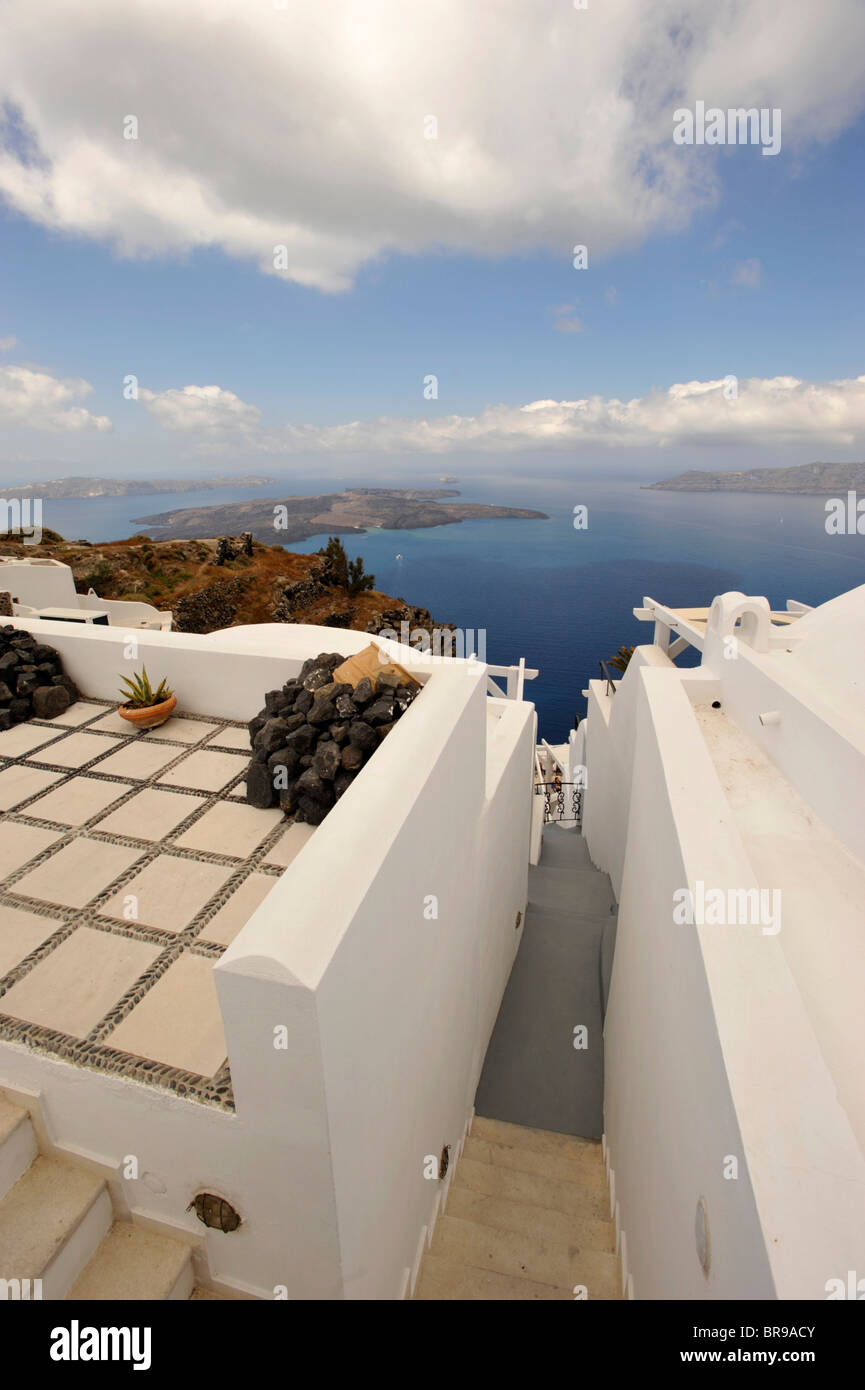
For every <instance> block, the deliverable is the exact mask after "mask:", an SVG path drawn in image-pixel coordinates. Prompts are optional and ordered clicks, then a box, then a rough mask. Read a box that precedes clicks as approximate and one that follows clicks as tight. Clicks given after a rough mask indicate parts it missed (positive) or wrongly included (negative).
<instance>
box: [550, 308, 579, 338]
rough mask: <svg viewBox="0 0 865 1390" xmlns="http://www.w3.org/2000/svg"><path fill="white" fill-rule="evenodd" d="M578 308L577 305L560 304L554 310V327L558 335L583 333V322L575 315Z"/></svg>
mask: <svg viewBox="0 0 865 1390" xmlns="http://www.w3.org/2000/svg"><path fill="white" fill-rule="evenodd" d="M576 307H577V306H576V304H560V305H559V306H558V308H556V309H554V310H553V313H554V314H555V316H556V318H555V323H554V324H553V327H554V328H555V329H556V331H557V332H558V333H582V331H583V322H582V319H580V318H578V317H577V315H576V314H575V313H574V310H575V309H576Z"/></svg>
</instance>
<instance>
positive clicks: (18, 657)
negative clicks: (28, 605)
mask: <svg viewBox="0 0 865 1390" xmlns="http://www.w3.org/2000/svg"><path fill="white" fill-rule="evenodd" d="M77 699H78V689H77V687H76V685H75V682H74V681H73V680H70V678H69V676H66V675H64V674H63V662H62V660H61V658H60V656H59V654H58V653H57V652H56V651H55V650H54V648H53V647H48V646H46V645H45V643H44V642H39V641H37V639H36V638H35V637H34V636H33V633H32V632H25V631H24V630H23V629H22V628H17V627H13V626H12V625H11V624H7V625H6V626H5V627H0V729H11V728H12V725H13V724H23V723H24V720H25V719H31V718H32V719H55V718H56V717H57V715H58V714H62V713H63V712H64V710H67V709H68V708H69V706H70V705H71V704H74V703H75V701H76V700H77Z"/></svg>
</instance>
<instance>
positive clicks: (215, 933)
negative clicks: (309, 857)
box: [197, 874, 279, 946]
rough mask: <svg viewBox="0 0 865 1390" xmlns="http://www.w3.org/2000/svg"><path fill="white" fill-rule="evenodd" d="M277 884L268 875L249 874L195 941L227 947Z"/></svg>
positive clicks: (276, 880)
mask: <svg viewBox="0 0 865 1390" xmlns="http://www.w3.org/2000/svg"><path fill="white" fill-rule="evenodd" d="M278 882H279V879H277V878H273V877H272V876H271V875H270V874H250V875H249V878H247V879H244V881H243V883H241V885H240V887H239V888H238V889H236V890H235V892H234V893H232V895H231V897H230V898H229V899H228V902H227V903H226V904H225V906H224V907H221V908H220V909H219V911H218V912H217V914H216V916H215V917H211V919H210V921H209V922H208V923H207V926H206V927H202V929H201V931H200V932H199V933H198V938H197V939H198V940H199V941H217V942H219V944H220V946H227V945H228V943H229V942H230V941H233V940H234V938H235V937H236V936H237V933H238V932H239V931H240V929H241V927H245V926H246V924H247V922H248V921H249V919H250V917H251V916H252V914H253V912H254V911H255V909H256V908H257V907H258V906H259V905H260V904H261V903H263V902H264V899H265V898H266V897H267V895H268V893H269V892H270V890H271V888H275V887H276V885H277V883H278Z"/></svg>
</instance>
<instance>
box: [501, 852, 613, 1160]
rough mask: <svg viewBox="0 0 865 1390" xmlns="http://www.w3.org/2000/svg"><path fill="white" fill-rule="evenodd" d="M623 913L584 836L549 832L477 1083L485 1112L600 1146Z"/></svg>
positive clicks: (533, 876)
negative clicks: (609, 1002)
mask: <svg viewBox="0 0 865 1390" xmlns="http://www.w3.org/2000/svg"><path fill="white" fill-rule="evenodd" d="M615 906H616V905H615V899H614V897H613V891H612V888H611V886H610V880H609V878H608V877H607V875H606V874H604V873H601V872H600V871H599V870H598V869H596V868H595V867H594V866H593V864H592V862H591V860H590V859H589V853H588V848H587V845H586V842H585V840H584V839H583V837H582V836H581V835H580V833H579V831H577V830H562V829H559V827H558V826H557V825H549V826H547V828H546V830H545V831H544V840H543V849H542V852H541V858H540V863H539V864H538V865H536V866H535V867H533V868H530V869H529V900H528V907H527V909H526V921H525V926H524V928H523V939H522V942H521V943H520V949H519V952H518V954H517V958H516V960H515V961H514V967H513V970H512V971H511V976H510V979H509V980H508V986H507V989H506V990H505V994H504V998H503V999H502V1003H501V1008H500V1009H499V1015H498V1018H497V1019H496V1025H495V1028H494V1029H493V1035H492V1037H491V1038H490V1044H489V1047H488V1048H487V1055H486V1058H485V1059H484V1066H483V1071H482V1072H481V1078H480V1082H479V1084H478V1090H477V1096H476V1099H475V1108H476V1110H478V1111H479V1112H480V1114H482V1115H491V1116H494V1117H495V1118H496V1119H498V1120H509V1121H510V1122H511V1123H513V1124H517V1125H528V1126H530V1127H531V1128H533V1129H545V1130H553V1131H555V1132H556V1133H559V1134H572V1135H576V1136H578V1137H579V1138H582V1139H600V1137H601V1134H602V1133H603V1128H604V1113H603V1105H604V1039H603V1014H604V1004H605V997H606V988H605V979H604V977H605V975H607V974H608V972H609V965H610V958H609V955H610V945H611V942H612V940H613V938H614V934H615V924H616V917H615ZM578 1030H579V1031H578Z"/></svg>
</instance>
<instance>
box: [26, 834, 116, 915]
mask: <svg viewBox="0 0 865 1390" xmlns="http://www.w3.org/2000/svg"><path fill="white" fill-rule="evenodd" d="M140 858H141V850H138V849H128V848H127V847H126V845H107V844H104V843H103V842H102V841H100V840H90V839H88V838H87V836H86V835H85V836H82V837H81V839H79V840H73V841H72V842H71V844H68V845H65V846H64V848H63V849H59V850H58V851H57V853H56V854H52V856H51V858H50V859H46V861H45V863H44V864H40V865H39V866H38V868H36V869H31V870H30V873H29V874H25V875H24V877H23V878H22V879H21V881H20V883H16V885H15V890H14V891H15V892H16V893H20V894H21V896H22V897H25V898H39V899H41V901H42V902H46V903H59V904H60V905H61V906H63V907H83V906H84V904H85V903H89V902H90V899H91V898H95V897H96V895H97V893H101V892H102V890H103V888H107V887H108V885H109V883H111V881H112V880H113V879H115V878H117V876H118V874H122V873H123V872H124V870H126V869H131V867H132V865H133V864H134V863H135V861H136V859H140Z"/></svg>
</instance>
